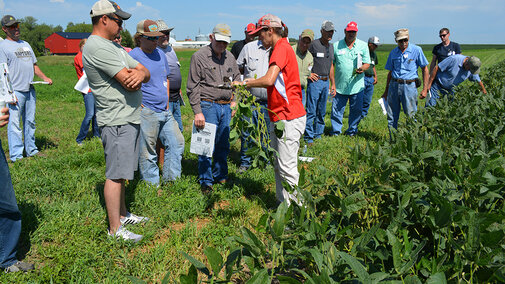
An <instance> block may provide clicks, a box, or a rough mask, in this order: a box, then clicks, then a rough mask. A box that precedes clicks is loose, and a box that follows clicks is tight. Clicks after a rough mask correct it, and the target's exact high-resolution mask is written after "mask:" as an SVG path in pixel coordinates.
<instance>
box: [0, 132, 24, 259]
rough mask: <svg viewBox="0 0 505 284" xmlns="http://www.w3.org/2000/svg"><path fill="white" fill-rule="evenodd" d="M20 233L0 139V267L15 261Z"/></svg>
mask: <svg viewBox="0 0 505 284" xmlns="http://www.w3.org/2000/svg"><path fill="white" fill-rule="evenodd" d="M20 234H21V212H19V209H18V205H17V202H16V196H15V195H14V189H13V188H12V181H11V175H10V172H9V166H8V165H7V160H6V158H5V153H4V150H3V149H2V141H0V268H2V269H4V268H7V267H9V266H11V265H13V264H14V263H15V262H16V261H17V259H16V252H17V248H18V240H19V235H20Z"/></svg>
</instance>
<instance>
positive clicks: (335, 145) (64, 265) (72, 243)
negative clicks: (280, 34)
mask: <svg viewBox="0 0 505 284" xmlns="http://www.w3.org/2000/svg"><path fill="white" fill-rule="evenodd" d="M391 48H392V46H382V47H381V48H379V49H378V56H379V62H380V64H379V65H378V66H377V70H378V74H379V83H378V84H377V86H376V90H375V93H374V103H373V104H372V106H371V109H370V114H369V116H368V117H367V118H366V119H365V120H363V121H362V122H361V123H360V132H359V134H358V136H357V137H356V138H349V137H323V139H321V140H320V141H317V142H316V143H315V145H314V146H313V147H311V148H310V149H309V151H308V155H310V156H313V157H316V159H315V160H314V162H312V163H310V164H307V163H302V164H300V165H299V167H303V168H305V170H306V171H307V174H308V175H312V176H317V175H318V173H319V171H320V170H321V167H325V168H327V169H328V170H330V171H333V172H334V173H335V175H338V174H344V173H345V172H346V168H345V163H346V161H347V160H348V159H349V156H350V151H349V150H350V149H351V148H352V147H354V146H355V145H360V146H363V145H365V144H366V143H369V144H376V143H383V141H384V140H385V139H386V137H387V126H386V125H387V122H386V118H385V116H383V115H382V112H381V110H380V107H379V105H378V104H377V103H376V100H377V99H378V98H379V97H380V95H381V94H382V93H383V91H384V84H385V79H386V76H387V72H386V70H384V65H385V62H386V58H387V54H388V53H389V51H390V50H391ZM193 52H194V51H182V50H181V51H178V56H179V59H180V62H181V65H182V73H183V78H186V76H187V72H188V67H189V62H190V57H191V54H192V53H193ZM425 53H426V55H427V57H428V60H431V54H430V53H431V49H427V48H425ZM463 53H464V54H466V55H476V56H479V57H480V58H481V59H482V62H483V64H484V66H486V65H491V64H493V63H496V62H499V61H501V60H504V59H505V49H495V48H493V49H471V50H468V52H465V49H464V48H463ZM39 66H40V67H41V69H42V70H43V71H44V72H45V74H46V75H48V76H49V77H51V78H52V79H53V82H54V85H53V86H36V89H37V99H38V102H37V115H36V123H37V132H36V143H37V146H38V147H39V149H41V155H39V156H37V157H34V158H26V159H22V160H20V161H19V162H16V163H14V164H10V170H11V175H12V179H13V183H14V188H15V191H16V196H17V199H18V204H19V207H20V208H21V211H22V214H23V231H22V235H21V241H20V249H19V257H20V258H22V259H25V261H28V262H34V263H35V265H36V268H37V269H36V270H35V271H34V272H32V273H27V274H9V275H5V274H1V275H0V283H10V282H18V283H20V282H34V283H37V282H44V283H46V282H54V283H62V282H65V283H66V282H102V283H117V282H129V280H128V279H127V278H126V276H128V275H131V276H135V277H138V278H140V279H143V280H146V281H148V282H159V281H161V279H162V278H163V276H164V275H165V274H166V273H167V272H169V273H170V275H171V277H173V278H171V279H173V280H175V279H176V277H177V276H178V274H179V273H181V272H185V271H186V270H187V269H188V267H189V263H188V262H187V261H186V260H185V259H184V258H183V257H182V255H181V254H180V253H179V251H184V252H188V253H189V254H191V255H195V256H197V257H198V256H202V251H203V249H205V248H206V247H208V246H215V247H217V248H218V249H219V250H220V251H221V252H225V251H227V250H228V248H229V243H228V242H227V237H229V236H233V235H235V234H236V233H237V231H238V229H239V228H240V227H241V226H248V227H250V226H251V224H254V223H256V222H257V220H258V218H259V217H260V216H261V215H262V214H263V213H264V212H265V211H268V210H271V209H272V208H273V207H274V206H275V183H274V175H273V169H272V168H271V167H267V168H266V169H253V170H251V171H248V172H246V173H244V174H241V175H240V174H237V172H236V170H237V168H238V162H239V154H238V151H239V145H238V144H237V145H233V148H232V152H231V154H230V158H229V165H230V172H229V176H230V180H231V182H230V183H229V184H227V185H224V186H222V185H219V186H216V187H215V192H214V193H212V194H211V195H210V196H205V195H203V194H202V193H201V192H200V190H199V186H198V183H197V157H196V156H195V155H193V154H190V153H189V147H188V144H189V140H190V126H191V121H192V118H193V113H192V111H191V109H190V107H189V106H186V107H184V108H183V122H184V133H183V134H184V136H185V139H186V142H187V143H186V149H185V154H184V160H183V175H182V178H181V179H180V180H178V181H177V182H173V183H169V184H165V185H163V186H162V188H161V189H159V190H158V189H153V188H150V187H148V186H147V185H146V184H144V183H143V182H141V181H139V180H138V179H136V180H133V181H130V182H129V184H128V186H127V207H128V208H129V210H130V211H131V212H134V213H136V214H140V215H143V216H149V217H150V218H151V221H150V222H148V223H147V224H145V225H143V226H138V227H135V228H133V229H132V231H134V232H135V233H140V234H143V235H144V239H143V240H142V241H141V242H140V243H139V244H136V245H131V244H124V243H120V242H114V241H111V240H109V239H108V238H107V235H106V230H107V219H106V214H105V207H104V206H105V205H104V199H103V185H104V182H105V176H104V171H105V163H104V157H103V149H102V145H101V141H100V140H98V139H91V140H88V141H86V142H85V143H84V145H83V146H82V147H79V146H77V144H76V142H75V137H76V136H77V133H78V131H79V126H80V123H81V121H82V117H83V115H84V104H83V101H82V98H81V95H80V94H79V93H78V92H76V91H75V90H73V85H74V84H75V82H76V81H77V77H76V75H75V71H74V67H73V66H72V57H64V56H61V57H60V56H52V57H41V58H39ZM483 76H485V72H483ZM183 89H185V80H183ZM184 93H185V92H184ZM185 100H186V102H187V98H186V97H185ZM420 105H421V107H422V105H424V102H420ZM329 106H330V105H328V111H329V109H330V107H329ZM346 117H347V115H346ZM402 117H403V115H402ZM346 123H347V122H345V124H346ZM329 126H330V124H329V115H328V116H327V129H326V130H327V132H328V131H329ZM344 128H346V126H344ZM0 138H1V140H2V142H3V144H2V146H3V149H4V151H5V152H6V154H7V155H8V147H7V135H6V129H1V130H0ZM327 182H328V183H331V181H330V180H328V181H327Z"/></svg>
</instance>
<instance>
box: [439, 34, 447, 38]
mask: <svg viewBox="0 0 505 284" xmlns="http://www.w3.org/2000/svg"><path fill="white" fill-rule="evenodd" d="M447 35H448V34H443V35H439V37H440V38H443V37H446V36H447Z"/></svg>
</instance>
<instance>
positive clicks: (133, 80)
mask: <svg viewBox="0 0 505 284" xmlns="http://www.w3.org/2000/svg"><path fill="white" fill-rule="evenodd" d="M126 71H127V72H128V74H127V75H126V77H125V81H124V82H125V85H126V86H127V87H128V88H130V89H135V90H138V89H140V87H141V86H142V82H143V81H144V79H145V73H144V72H142V71H139V70H137V69H127V70H126Z"/></svg>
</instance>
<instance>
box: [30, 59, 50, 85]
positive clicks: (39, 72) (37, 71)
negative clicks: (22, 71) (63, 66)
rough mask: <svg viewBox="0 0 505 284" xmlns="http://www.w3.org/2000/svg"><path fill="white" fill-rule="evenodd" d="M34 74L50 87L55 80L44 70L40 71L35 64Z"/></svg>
mask: <svg viewBox="0 0 505 284" xmlns="http://www.w3.org/2000/svg"><path fill="white" fill-rule="evenodd" d="M33 72H34V73H35V75H37V76H38V77H39V78H40V79H42V80H44V82H48V83H49V85H52V84H53V80H51V78H49V77H47V76H46V75H45V74H44V72H42V70H40V67H39V66H38V65H37V63H34V64H33Z"/></svg>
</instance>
